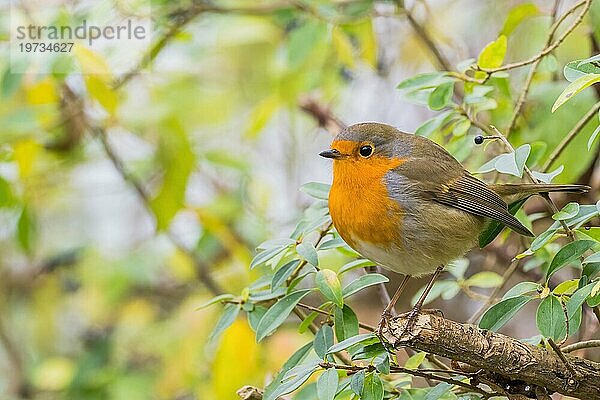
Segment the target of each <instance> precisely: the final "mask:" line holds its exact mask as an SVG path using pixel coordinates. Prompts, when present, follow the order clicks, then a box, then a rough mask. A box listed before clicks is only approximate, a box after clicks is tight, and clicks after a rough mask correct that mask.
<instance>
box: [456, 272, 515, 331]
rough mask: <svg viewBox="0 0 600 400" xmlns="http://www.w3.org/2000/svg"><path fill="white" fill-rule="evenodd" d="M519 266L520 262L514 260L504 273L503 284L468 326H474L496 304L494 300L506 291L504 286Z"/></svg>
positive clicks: (473, 316) (491, 295)
mask: <svg viewBox="0 0 600 400" xmlns="http://www.w3.org/2000/svg"><path fill="white" fill-rule="evenodd" d="M518 265H519V261H518V260H514V261H512V262H511V263H510V265H509V266H508V268H507V269H506V270H505V271H504V274H503V275H502V283H500V285H498V286H497V287H496V288H495V289H494V291H493V292H492V293H491V294H490V296H489V297H488V298H487V300H486V301H485V303H484V304H483V305H482V306H481V307H480V308H479V310H477V312H476V313H475V314H473V315H472V316H471V317H470V318H469V319H468V320H467V323H468V324H472V323H474V322H475V321H477V320H478V319H479V318H480V317H481V316H482V315H483V313H484V312H485V311H486V310H487V309H488V307H489V306H490V305H492V303H493V302H494V299H496V297H497V296H498V294H500V292H501V291H502V289H504V286H506V283H507V282H508V280H509V279H510V277H511V276H512V275H513V274H514V273H515V271H516V270H517V266H518Z"/></svg>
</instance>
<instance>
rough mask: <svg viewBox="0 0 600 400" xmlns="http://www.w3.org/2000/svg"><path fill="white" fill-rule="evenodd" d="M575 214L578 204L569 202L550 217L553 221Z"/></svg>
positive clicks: (577, 212) (562, 219) (577, 210)
mask: <svg viewBox="0 0 600 400" xmlns="http://www.w3.org/2000/svg"><path fill="white" fill-rule="evenodd" d="M577 214H579V204H578V203H575V202H571V203H569V204H567V205H566V206H564V207H563V208H562V210H560V211H559V212H557V213H556V214H554V215H553V216H552V219H553V220H555V221H564V220H566V219H570V218H573V217H574V216H576V215H577Z"/></svg>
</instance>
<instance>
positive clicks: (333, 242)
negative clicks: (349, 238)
mask: <svg viewBox="0 0 600 400" xmlns="http://www.w3.org/2000/svg"><path fill="white" fill-rule="evenodd" d="M343 246H346V242H344V240H343V239H342V238H340V237H336V238H333V239H330V240H327V241H325V242H323V243H321V244H320V245H319V246H318V249H319V250H330V249H337V248H339V247H343Z"/></svg>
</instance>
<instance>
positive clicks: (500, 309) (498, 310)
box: [479, 296, 533, 331]
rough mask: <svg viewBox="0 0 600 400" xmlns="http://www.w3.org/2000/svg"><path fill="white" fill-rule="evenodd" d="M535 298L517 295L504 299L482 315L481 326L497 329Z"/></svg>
mask: <svg viewBox="0 0 600 400" xmlns="http://www.w3.org/2000/svg"><path fill="white" fill-rule="evenodd" d="M531 300H533V298H532V297H528V296H517V297H510V298H508V299H504V300H502V301H500V302H499V303H496V304H494V305H493V306H491V307H490V308H489V309H488V310H487V311H486V312H485V314H483V316H482V317H481V321H480V322H479V327H480V328H481V329H488V330H490V331H497V330H498V329H500V328H501V327H502V326H504V324H506V323H507V322H508V321H509V320H510V319H511V318H512V317H513V316H514V315H515V314H516V313H517V312H518V311H519V310H520V309H521V308H523V306H525V304H527V303H529V302H530V301H531Z"/></svg>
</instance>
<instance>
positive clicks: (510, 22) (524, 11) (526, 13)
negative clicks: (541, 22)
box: [501, 3, 540, 36]
mask: <svg viewBox="0 0 600 400" xmlns="http://www.w3.org/2000/svg"><path fill="white" fill-rule="evenodd" d="M539 13H540V11H539V10H538V8H537V6H536V5H535V4H533V3H523V4H519V5H517V6H515V7H513V9H512V10H510V12H509V13H508V16H507V17H506V21H504V27H503V28H502V32H501V33H502V34H503V35H506V36H508V35H510V34H511V33H512V31H514V30H515V28H516V27H517V26H518V25H519V24H520V23H521V22H523V20H524V19H525V18H528V17H533V16H535V15H538V14H539Z"/></svg>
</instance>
